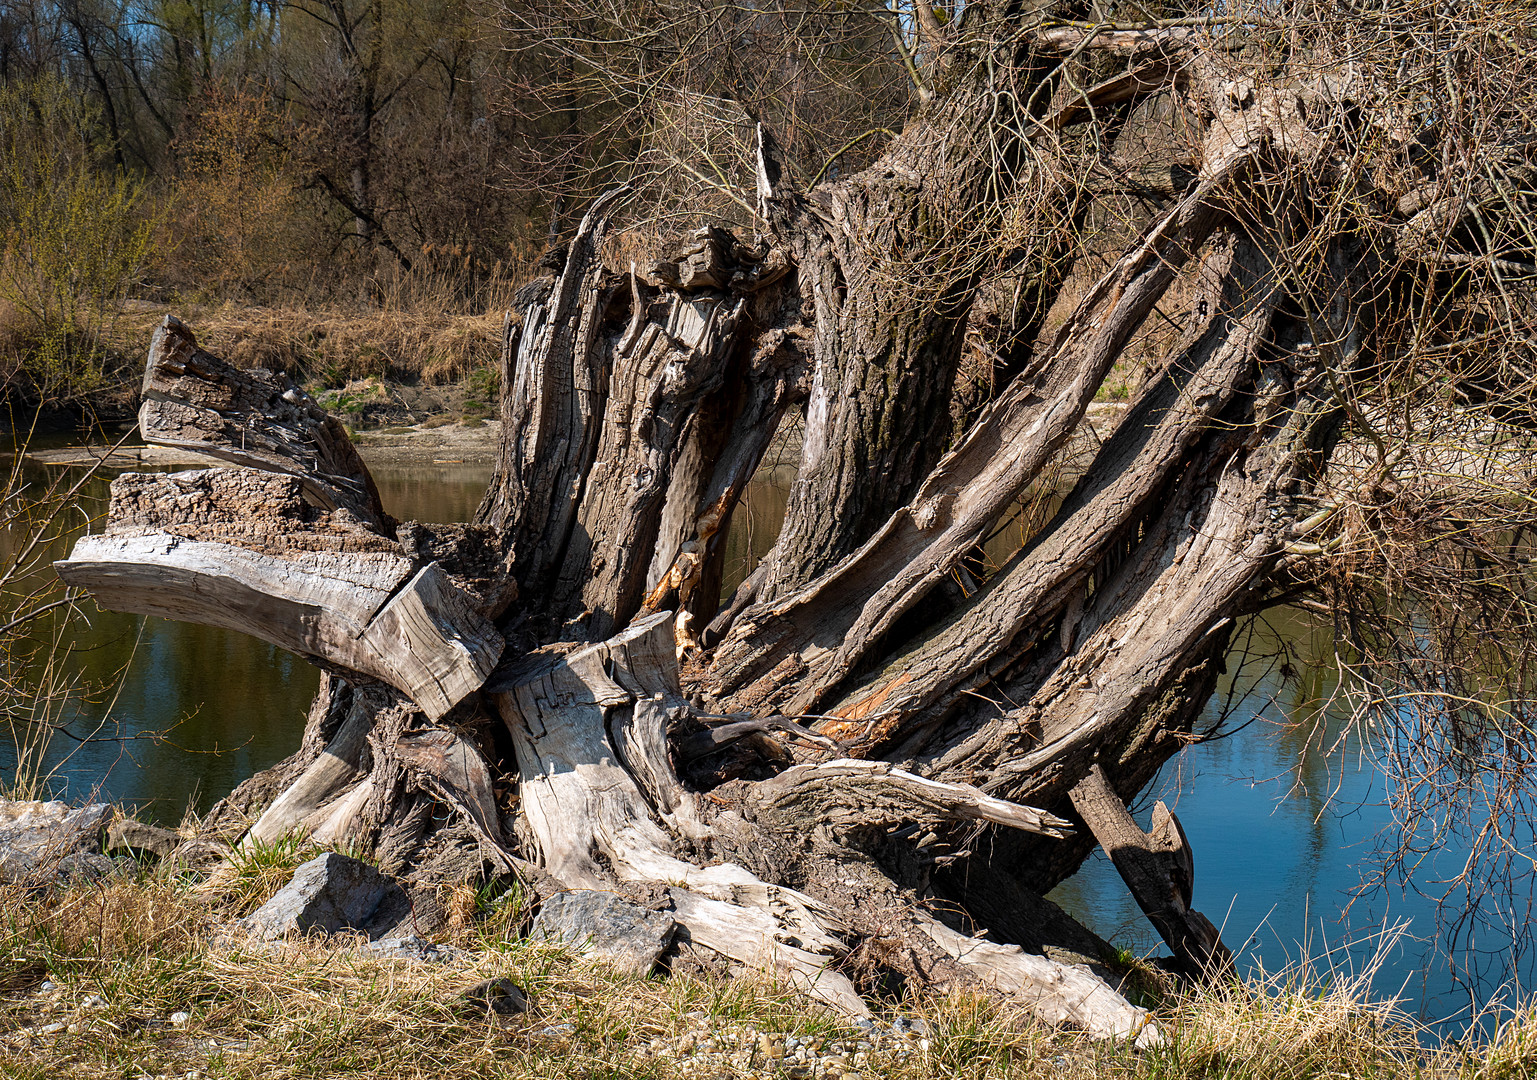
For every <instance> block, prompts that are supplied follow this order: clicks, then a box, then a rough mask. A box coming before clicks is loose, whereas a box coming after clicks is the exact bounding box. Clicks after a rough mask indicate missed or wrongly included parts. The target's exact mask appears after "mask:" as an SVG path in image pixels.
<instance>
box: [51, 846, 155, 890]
mask: <svg viewBox="0 0 1537 1080" xmlns="http://www.w3.org/2000/svg"><path fill="white" fill-rule="evenodd" d="M134 868H135V863H134V861H133V860H132V859H130V858H127V857H120V858H116V859H114V858H113V857H112V856H110V855H103V854H102V853H101V852H99V851H77V852H75V853H74V854H73V855H66V856H64V857H63V858H62V859H60V860H59V861H58V862H57V863H55V864H54V867H53V874H54V878H55V880H57V881H59V882H61V883H62V884H65V885H75V884H86V885H93V884H95V883H96V882H98V881H106V880H108V879H109V878H114V877H117V876H119V875H121V874H132V873H133V871H134Z"/></svg>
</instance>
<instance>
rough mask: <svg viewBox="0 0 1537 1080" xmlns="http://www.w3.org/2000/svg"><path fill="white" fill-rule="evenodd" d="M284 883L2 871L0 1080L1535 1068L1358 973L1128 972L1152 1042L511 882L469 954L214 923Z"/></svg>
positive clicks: (254, 874) (469, 936)
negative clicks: (1381, 992) (847, 1000)
mask: <svg viewBox="0 0 1537 1080" xmlns="http://www.w3.org/2000/svg"><path fill="white" fill-rule="evenodd" d="M283 879H284V868H283V867H279V866H271V865H269V866H266V867H265V868H264V867H261V866H256V865H251V866H247V867H245V868H243V872H242V873H239V874H236V875H233V876H226V877H225V878H224V879H223V881H224V884H223V885H221V886H212V885H210V883H209V882H207V881H199V880H197V879H194V878H191V877H184V876H179V875H176V874H171V873H169V872H166V871H164V870H156V871H144V872H140V873H139V874H137V875H128V876H124V877H120V878H117V879H115V880H111V881H107V882H96V883H89V884H75V885H70V886H59V887H49V888H45V889H34V890H31V891H28V890H24V889H22V888H20V887H16V886H9V887H6V888H5V889H4V891H3V894H0V937H3V942H0V957H3V969H0V971H3V977H0V1074H3V1075H5V1076H12V1077H35V1078H39V1080H41V1078H44V1077H48V1078H54V1077H90V1078H97V1077H102V1078H105V1077H134V1078H138V1077H146V1076H148V1077H160V1076H165V1077H170V1076H176V1077H186V1076H189V1075H198V1076H208V1077H242V1078H244V1077H251V1078H255V1077H316V1078H320V1077H346V1076H358V1077H392V1078H394V1077H399V1078H406V1077H424V1078H425V1077H445V1078H446V1077H450V1076H455V1077H456V1076H464V1075H475V1076H485V1077H509V1078H513V1077H517V1078H523V1077H656V1078H667V1077H737V1076H765V1077H768V1076H785V1077H808V1076H813V1075H814V1076H816V1077H835V1076H839V1075H842V1076H844V1077H846V1078H848V1080H854V1078H858V1077H865V1076H870V1077H874V1076H890V1077H898V1078H911V1080H928V1078H936V1080H937V1078H946V1080H948V1078H952V1077H957V1078H959V1077H963V1078H965V1080H993V1078H998V1080H1003V1078H1026V1077H1071V1078H1079V1077H1081V1078H1085V1080H1086V1078H1089V1077H1105V1076H1115V1077H1126V1078H1132V1080H1140V1078H1146V1080H1155V1078H1156V1080H1197V1078H1217V1077H1222V1078H1235V1080H1236V1078H1265V1077H1278V1078H1287V1080H1292V1078H1297V1080H1301V1078H1318V1080H1325V1078H1329V1080H1338V1078H1342V1077H1353V1078H1374V1077H1382V1078H1387V1077H1395V1078H1396V1077H1409V1076H1413V1077H1424V1078H1443V1077H1444V1078H1453V1077H1455V1078H1458V1080H1506V1078H1512V1080H1513V1078H1516V1077H1527V1076H1532V1075H1534V1073H1537V1018H1534V1017H1533V1016H1532V1015H1530V1014H1528V1015H1527V1016H1526V1017H1525V1018H1524V1019H1516V1020H1513V1021H1511V1022H1510V1023H1508V1024H1506V1025H1505V1026H1504V1027H1503V1028H1502V1030H1501V1032H1500V1034H1499V1035H1498V1036H1497V1037H1496V1038H1495V1039H1494V1040H1492V1041H1489V1042H1484V1043H1481V1044H1478V1045H1469V1046H1452V1045H1439V1046H1434V1047H1431V1048H1429V1049H1427V1048H1426V1047H1425V1046H1424V1045H1422V1041H1421V1040H1420V1039H1419V1037H1418V1036H1419V1032H1418V1031H1417V1030H1416V1029H1415V1027H1414V1025H1413V1024H1412V1023H1410V1022H1409V1021H1408V1019H1407V1018H1405V1017H1403V1016H1402V1015H1400V1014H1397V1013H1395V1012H1394V1011H1393V1010H1392V1009H1391V1008H1389V1007H1387V1006H1383V1005H1374V1004H1371V1003H1369V1002H1367V1001H1366V1000H1364V998H1363V997H1362V996H1361V993H1360V989H1361V988H1360V987H1359V986H1357V985H1356V984H1353V983H1348V982H1345V983H1341V982H1336V983H1335V984H1333V985H1326V984H1324V983H1322V982H1319V981H1317V980H1309V979H1306V978H1301V977H1298V978H1294V979H1292V980H1290V981H1289V983H1288V982H1287V981H1285V980H1278V981H1277V982H1276V983H1275V984H1273V985H1271V986H1269V987H1265V988H1262V987H1255V986H1236V985H1235V986H1229V987H1224V988H1221V989H1218V990H1213V991H1210V992H1206V993H1203V994H1201V995H1199V996H1197V997H1194V998H1180V997H1178V996H1176V995H1174V993H1173V991H1172V988H1170V987H1167V986H1164V987H1162V989H1161V991H1160V988H1159V987H1158V986H1157V985H1155V984H1151V983H1147V982H1146V980H1147V979H1150V978H1151V977H1152V976H1150V975H1149V976H1145V977H1144V985H1145V988H1146V989H1147V990H1148V991H1149V993H1150V994H1151V997H1150V1003H1151V1004H1153V1006H1154V1008H1155V1011H1156V1012H1157V1014H1158V1016H1159V1019H1160V1023H1161V1025H1162V1027H1163V1029H1164V1031H1165V1032H1166V1034H1167V1036H1168V1042H1167V1045H1166V1046H1165V1047H1164V1048H1162V1049H1158V1050H1154V1051H1147V1052H1135V1051H1131V1050H1128V1049H1125V1048H1122V1047H1115V1046H1109V1045H1103V1044H1098V1045H1096V1044H1090V1043H1086V1042H1084V1041H1083V1040H1081V1039H1080V1038H1078V1037H1076V1036H1074V1035H1072V1034H1070V1033H1063V1032H1054V1031H1051V1030H1048V1029H1046V1028H1043V1027H1041V1026H1040V1025H1038V1024H1036V1023H1034V1022H1033V1021H1031V1020H1029V1019H1028V1018H1027V1017H1024V1016H1022V1015H1020V1014H1019V1013H1018V1012H1017V1011H1016V1010H1011V1009H1005V1008H1000V1007H999V1006H997V1005H995V1004H991V1003H988V1002H985V1001H978V1000H972V999H951V1000H933V1001H917V1002H915V1001H903V1002H890V1003H888V1004H887V1006H886V1007H885V1008H884V1010H883V1016H882V1023H880V1024H878V1025H877V1027H876V1029H875V1031H874V1033H870V1032H865V1031H861V1030H859V1029H857V1028H854V1027H850V1026H847V1025H845V1024H843V1023H841V1022H839V1021H835V1020H833V1019H831V1018H829V1017H827V1016H825V1015H823V1014H821V1013H819V1012H818V1011H817V1010H815V1009H813V1008H810V1007H808V1006H807V1004H806V1002H805V1001H804V999H802V998H799V997H797V996H796V995H795V994H793V993H791V992H789V991H787V990H786V989H785V988H782V987H774V986H770V985H767V984H763V983H753V982H744V981H723V980H715V979H710V978H704V977H688V976H682V975H674V976H671V977H666V978H660V977H657V978H635V977H627V976H621V975H616V974H614V973H613V972H612V971H610V970H608V969H606V968H603V967H600V966H596V965H594V964H591V963H588V962H586V961H583V960H581V959H579V958H577V957H576V956H574V955H572V954H571V953H570V952H568V951H565V950H563V949H559V948H554V947H550V946H547V945H544V944H538V943H533V942H529V941H527V940H524V939H520V938H519V937H518V935H517V928H518V927H519V926H520V925H521V924H522V921H523V920H522V916H523V912H522V911H521V910H520V904H519V903H518V901H517V900H516V899H515V898H513V899H509V900H507V901H506V902H503V903H497V904H487V903H485V898H484V897H476V896H475V895H473V894H471V893H469V892H468V891H467V890H465V891H463V892H461V894H459V895H456V896H454V897H452V898H450V903H449V905H448V906H449V908H450V910H451V911H452V912H453V913H454V917H453V919H452V923H451V926H452V928H451V929H450V930H449V931H448V932H447V934H446V941H447V942H448V943H449V944H452V945H455V946H457V947H458V948H460V949H462V950H464V951H463V953H462V955H460V956H458V957H457V958H456V959H454V960H452V961H450V962H448V963H437V964H434V963H422V962H415V961H405V960H381V959H372V958H369V959H364V958H361V956H360V954H357V953H356V952H353V951H351V950H350V949H349V948H348V947H347V946H346V945H341V944H336V943H335V942H331V943H318V942H311V943H303V944H296V945H289V946H284V947H283V948H282V949H281V950H280V951H275V952H262V951H260V950H257V949H254V948H252V947H249V946H241V945H238V944H230V943H228V942H229V939H227V938H226V937H225V932H226V931H225V930H224V928H226V927H228V925H229V921H230V919H231V918H232V917H233V916H235V915H238V914H239V913H240V912H242V911H245V910H249V909H250V908H251V907H252V906H253V905H254V904H255V903H257V902H259V900H260V899H261V898H262V897H263V896H265V895H266V894H267V893H268V892H270V891H272V890H273V889H275V888H276V887H277V884H279V883H281V881H282V880H283ZM503 977H505V978H510V979H512V980H513V981H514V982H516V983H518V984H519V985H520V986H522V987H523V988H524V989H526V990H527V991H528V992H529V994H530V996H531V997H532V999H533V1001H534V1005H535V1010H534V1012H532V1013H528V1014H517V1015H510V1016H502V1015H497V1014H495V1013H487V1012H485V1011H483V1010H481V1009H479V1008H477V1007H476V1006H474V1005H473V1004H472V1003H470V1002H468V1001H466V1000H465V999H464V998H463V997H462V993H463V991H464V990H465V988H467V987H469V986H471V985H472V984H474V983H476V982H477V981H480V980H484V979H493V978H503ZM893 1019H898V1020H899V1022H898V1023H897V1024H896V1025H895V1026H896V1028H897V1029H898V1031H897V1032H895V1033H893V1032H892V1031H891V1030H890V1022H891V1021H892V1020H893ZM909 1025H910V1029H909ZM904 1029H906V1030H904ZM883 1032H884V1034H883ZM871 1040H873V1042H872V1041H871ZM786 1047H788V1048H789V1049H788V1051H787V1050H786ZM807 1061H809V1062H812V1064H810V1065H808V1064H805V1062H807Z"/></svg>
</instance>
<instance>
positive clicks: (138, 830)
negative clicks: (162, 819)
mask: <svg viewBox="0 0 1537 1080" xmlns="http://www.w3.org/2000/svg"><path fill="white" fill-rule="evenodd" d="M182 840H183V837H182V835H181V833H179V832H175V831H173V830H171V829H162V828H160V827H159V826H158V825H146V824H145V823H144V822H142V821H137V820H135V819H134V818H131V817H123V818H118V819H117V820H116V821H114V822H113V823H112V827H111V828H109V829H108V830H107V849H108V850H109V851H127V852H130V853H132V854H135V855H137V854H139V853H141V852H148V853H149V854H151V855H154V856H157V857H159V858H162V859H163V858H165V857H166V856H167V855H169V854H170V853H171V852H173V851H175V850H176V849H177V848H178V847H179V846H181V843H182Z"/></svg>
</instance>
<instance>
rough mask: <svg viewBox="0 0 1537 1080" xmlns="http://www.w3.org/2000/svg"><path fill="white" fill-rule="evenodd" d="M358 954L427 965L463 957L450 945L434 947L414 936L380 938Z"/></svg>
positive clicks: (461, 953) (425, 940)
mask: <svg viewBox="0 0 1537 1080" xmlns="http://www.w3.org/2000/svg"><path fill="white" fill-rule="evenodd" d="M358 952H359V953H360V954H362V955H364V956H368V957H377V958H380V959H385V960H418V961H421V962H423V963H427V964H446V963H449V962H450V961H454V960H460V959H463V957H464V953H463V952H461V951H460V950H459V949H456V948H454V947H453V946H452V945H435V944H433V943H432V942H430V941H428V940H427V939H426V938H423V937H417V936H416V935H415V934H412V935H410V936H407V937H387V938H380V939H379V940H378V941H374V942H370V943H369V944H367V945H364V946H363V947H362V948H361V949H359V950H358Z"/></svg>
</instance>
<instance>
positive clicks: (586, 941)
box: [529, 889, 678, 975]
mask: <svg viewBox="0 0 1537 1080" xmlns="http://www.w3.org/2000/svg"><path fill="white" fill-rule="evenodd" d="M677 929H678V924H677V922H676V921H675V920H674V919H673V917H672V916H671V915H669V914H667V913H666V912H665V911H648V910H647V909H645V908H643V907H639V906H637V905H635V904H632V903H630V902H629V901H628V900H624V899H622V898H621V897H618V896H615V895H614V894H613V893H608V892H598V891H596V890H590V889H578V890H574V891H572V892H563V893H556V894H555V895H554V896H552V897H550V898H549V899H548V900H546V901H545V902H544V905H543V906H542V907H541V908H540V909H539V915H538V917H537V918H535V919H534V925H533V929H532V930H531V931H530V932H529V936H530V937H532V938H534V939H536V940H537V939H539V938H546V939H554V940H557V941H564V942H566V943H568V944H570V945H574V946H576V947H577V949H578V950H580V951H581V952H582V953H583V954H584V955H587V956H594V957H597V958H599V959H601V960H606V961H608V962H609V963H611V964H613V965H614V966H615V967H617V968H619V969H620V970H621V971H625V972H630V973H633V974H637V975H645V974H648V973H649V972H650V971H651V969H652V968H654V967H655V966H656V963H657V961H658V960H660V959H661V957H662V953H663V952H664V951H666V949H667V946H668V945H670V944H671V943H672V938H673V934H674V933H676V932H677Z"/></svg>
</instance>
